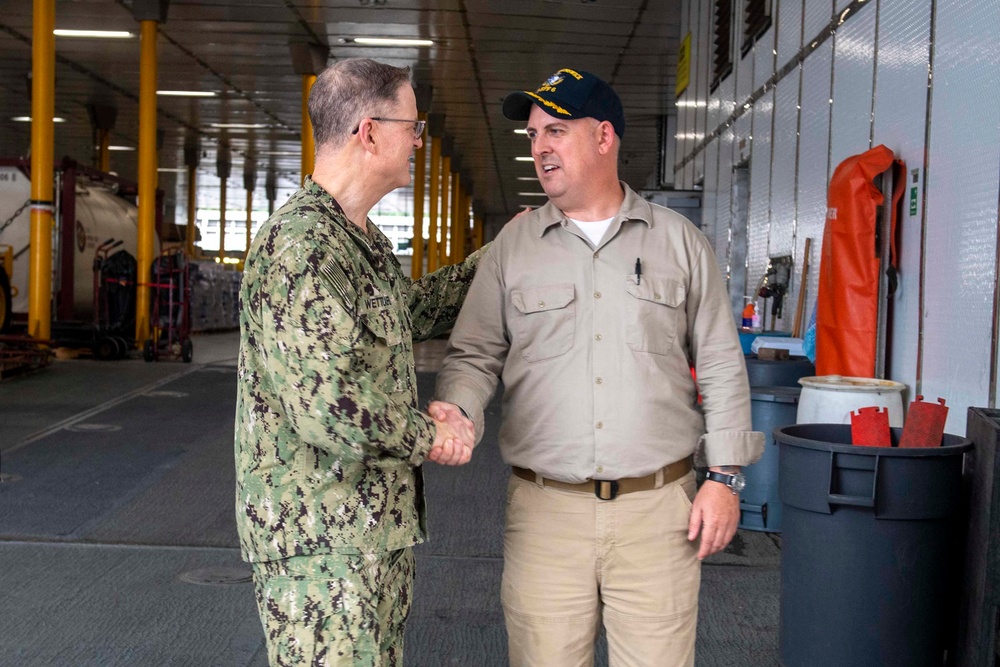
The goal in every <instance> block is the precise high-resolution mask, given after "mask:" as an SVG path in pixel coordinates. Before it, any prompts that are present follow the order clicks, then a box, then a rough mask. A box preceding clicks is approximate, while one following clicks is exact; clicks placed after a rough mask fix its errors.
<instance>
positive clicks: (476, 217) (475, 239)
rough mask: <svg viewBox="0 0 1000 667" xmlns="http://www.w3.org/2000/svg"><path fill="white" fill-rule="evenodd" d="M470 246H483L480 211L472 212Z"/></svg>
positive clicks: (475, 248)
mask: <svg viewBox="0 0 1000 667" xmlns="http://www.w3.org/2000/svg"><path fill="white" fill-rule="evenodd" d="M472 247H473V249H474V250H479V249H480V248H482V247H483V216H482V214H481V213H474V214H473V216H472Z"/></svg>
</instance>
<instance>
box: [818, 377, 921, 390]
mask: <svg viewBox="0 0 1000 667" xmlns="http://www.w3.org/2000/svg"><path fill="white" fill-rule="evenodd" d="M799 384H801V385H802V386H803V387H812V388H815V389H823V390H825V391H850V392H896V391H900V392H901V391H903V390H904V389H906V385H905V384H903V383H902V382H894V381H893V380H877V379H875V378H859V377H850V376H847V375H814V376H811V377H804V378H799Z"/></svg>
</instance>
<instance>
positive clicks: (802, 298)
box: [792, 238, 812, 338]
mask: <svg viewBox="0 0 1000 667" xmlns="http://www.w3.org/2000/svg"><path fill="white" fill-rule="evenodd" d="M810 246H812V239H810V238H807V239H806V249H805V252H804V253H803V254H802V277H801V278H799V298H798V302H797V303H796V304H795V322H794V324H793V325H792V336H793V337H794V338H799V337H800V336H801V335H802V310H803V308H805V305H806V276H807V275H809V248H810Z"/></svg>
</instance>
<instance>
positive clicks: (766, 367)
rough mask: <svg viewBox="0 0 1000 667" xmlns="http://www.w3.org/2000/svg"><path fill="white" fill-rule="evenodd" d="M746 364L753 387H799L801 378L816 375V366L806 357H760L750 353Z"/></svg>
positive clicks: (748, 377)
mask: <svg viewBox="0 0 1000 667" xmlns="http://www.w3.org/2000/svg"><path fill="white" fill-rule="evenodd" d="M746 364H747V379H748V380H749V381H750V386H751V387H798V386H799V378H804V377H812V376H813V375H816V367H815V366H813V363H812V362H811V361H809V360H808V359H806V358H805V357H792V358H791V359H758V358H757V357H755V356H753V355H748V356H747V357H746Z"/></svg>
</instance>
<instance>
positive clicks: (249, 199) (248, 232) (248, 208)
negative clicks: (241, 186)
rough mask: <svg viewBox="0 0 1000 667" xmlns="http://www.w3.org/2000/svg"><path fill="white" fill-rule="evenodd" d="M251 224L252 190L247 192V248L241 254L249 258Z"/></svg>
mask: <svg viewBox="0 0 1000 667" xmlns="http://www.w3.org/2000/svg"><path fill="white" fill-rule="evenodd" d="M252 224H253V190H247V247H246V250H245V251H244V252H243V256H244V257H249V256H250V237H251V234H252V233H253V232H252V230H251V228H250V226H251V225H252Z"/></svg>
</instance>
